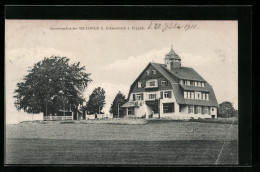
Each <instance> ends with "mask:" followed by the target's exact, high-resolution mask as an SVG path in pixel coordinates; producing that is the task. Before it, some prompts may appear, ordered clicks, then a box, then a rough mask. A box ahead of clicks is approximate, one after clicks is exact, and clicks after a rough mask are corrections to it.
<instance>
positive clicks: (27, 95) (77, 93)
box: [14, 56, 91, 116]
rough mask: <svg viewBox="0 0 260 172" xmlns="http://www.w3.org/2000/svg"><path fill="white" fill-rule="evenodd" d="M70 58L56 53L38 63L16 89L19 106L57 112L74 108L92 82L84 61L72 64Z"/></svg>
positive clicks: (80, 101) (32, 109) (38, 111)
mask: <svg viewBox="0 0 260 172" xmlns="http://www.w3.org/2000/svg"><path fill="white" fill-rule="evenodd" d="M69 61H70V59H69V58H67V57H58V56H52V57H50V58H46V57H45V58H44V59H43V60H42V61H40V62H38V63H35V64H34V66H33V67H31V68H30V69H29V70H28V72H29V73H28V74H27V75H26V76H25V77H24V78H23V81H22V82H20V83H17V89H15V91H14V94H15V95H14V98H16V103H15V106H16V108H17V109H18V110H21V109H23V110H24V111H25V112H27V113H34V114H38V113H40V112H43V113H44V116H46V115H48V114H54V113H56V112H58V111H59V110H61V109H62V110H65V109H73V110H75V109H76V108H77V106H78V104H81V103H82V102H83V100H84V98H83V96H82V92H83V91H84V89H85V88H86V87H87V84H88V83H89V82H91V79H89V75H90V74H87V73H85V66H83V67H80V62H78V63H73V64H69Z"/></svg>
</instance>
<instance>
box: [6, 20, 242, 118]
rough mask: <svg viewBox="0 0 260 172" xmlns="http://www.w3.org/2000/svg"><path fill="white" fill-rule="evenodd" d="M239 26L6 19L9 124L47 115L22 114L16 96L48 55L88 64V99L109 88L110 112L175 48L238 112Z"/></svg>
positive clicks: (230, 23)
mask: <svg viewBox="0 0 260 172" xmlns="http://www.w3.org/2000/svg"><path fill="white" fill-rule="evenodd" d="M237 24H238V23H237V21H227V20H226V21H195V20H193V21H188V20H185V21H181V20H176V21H174V20H167V21H163V20H161V21H160V20H159V21H152V20H151V21H150V20H138V21H137V20H127V21H126V20H125V21H123V20H122V21H121V20H117V21H115V20H6V25H5V26H6V28H5V112H6V116H5V117H6V118H5V120H6V123H18V122H19V121H24V120H32V119H42V114H39V115H34V116H33V117H32V115H30V114H27V113H25V112H23V111H17V110H16V108H15V106H14V99H13V95H14V94H13V92H14V90H15V88H16V84H17V83H18V82H21V81H22V78H23V77H24V76H25V75H27V74H28V72H27V70H28V69H29V68H28V67H31V66H33V64H34V63H36V62H38V61H41V60H43V58H44V57H50V56H52V55H56V56H62V57H63V56H66V57H68V58H70V59H71V62H72V63H73V62H80V64H81V65H82V66H85V67H86V72H87V73H91V75H90V78H91V79H92V80H93V82H92V83H90V84H89V85H88V87H87V88H86V90H85V92H84V96H85V98H86V100H88V97H89V94H91V92H92V91H93V90H94V88H96V87H99V86H100V87H102V88H104V90H105V91H106V105H105V107H104V112H105V113H108V112H109V109H110V106H111V103H112V101H113V99H114V97H115V95H116V94H117V93H118V92H119V91H121V92H122V93H123V94H125V95H126V96H127V95H128V91H129V88H130V85H131V84H132V83H133V82H134V80H135V79H136V78H137V77H138V76H139V74H140V73H141V72H142V70H143V69H144V68H145V67H146V66H147V65H148V63H149V62H157V63H164V57H165V54H166V53H168V52H169V51H170V48H171V45H172V46H173V49H174V51H175V52H176V53H177V54H178V55H179V56H180V58H181V60H182V66H186V67H192V68H194V69H195V70H196V71H197V72H198V73H199V74H200V75H201V76H202V77H203V78H204V79H205V80H206V81H207V82H209V84H211V85H212V86H213V89H214V92H215V95H216V97H217V100H218V103H221V102H223V101H230V102H232V103H233V105H234V107H235V108H237V107H238V26H237ZM188 26H189V27H188ZM62 28H63V29H64V30H61V29H62Z"/></svg>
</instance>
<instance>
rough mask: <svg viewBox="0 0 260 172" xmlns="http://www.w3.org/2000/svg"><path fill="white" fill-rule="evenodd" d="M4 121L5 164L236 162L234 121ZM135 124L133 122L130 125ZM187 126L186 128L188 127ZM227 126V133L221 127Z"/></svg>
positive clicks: (225, 127) (180, 163)
mask: <svg viewBox="0 0 260 172" xmlns="http://www.w3.org/2000/svg"><path fill="white" fill-rule="evenodd" d="M130 123H131V124H129V125H127V124H125V125H122V124H118V123H113V122H111V121H110V122H108V123H100V121H99V123H98V122H97V123H95V122H92V123H75V124H74V123H65V124H59V123H43V124H40V123H20V124H17V125H6V154H5V162H6V164H121V165H122V164H123V165H124V164H125V165H127V164H142V165H145V164H154V165H155V164H158V165H162V164H165V165H182V164H190V165H201V164H204V165H216V164H237V162H238V145H237V140H238V128H237V125H235V124H232V125H231V124H223V123H204V122H178V121H161V122H160V121H159V122H158V121H157V122H154V121H153V122H144V123H141V122H137V123H135V122H134V120H132V121H131V122H130ZM133 124H136V125H133ZM191 131H192V132H191ZM227 131H228V132H227Z"/></svg>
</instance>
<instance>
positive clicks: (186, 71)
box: [162, 65, 205, 82]
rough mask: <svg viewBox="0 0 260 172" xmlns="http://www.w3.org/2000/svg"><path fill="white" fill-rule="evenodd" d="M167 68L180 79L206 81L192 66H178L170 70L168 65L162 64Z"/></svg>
mask: <svg viewBox="0 0 260 172" xmlns="http://www.w3.org/2000/svg"><path fill="white" fill-rule="evenodd" d="M162 67H163V68H164V69H165V70H168V71H170V72H171V73H172V74H173V75H174V76H176V77H177V78H180V79H187V80H193V81H204V82H205V80H204V79H203V78H202V77H201V76H200V75H199V74H198V73H197V72H196V71H195V70H194V69H192V68H189V67H182V66H181V67H178V68H172V69H171V70H169V69H168V68H167V67H166V65H162Z"/></svg>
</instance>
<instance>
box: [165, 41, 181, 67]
mask: <svg viewBox="0 0 260 172" xmlns="http://www.w3.org/2000/svg"><path fill="white" fill-rule="evenodd" d="M164 60H165V65H166V66H167V68H168V69H169V70H171V69H172V68H178V67H180V66H181V58H180V57H179V56H178V54H176V53H175V52H174V50H173V46H171V51H170V52H169V53H167V54H166V55H165V58H164Z"/></svg>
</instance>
